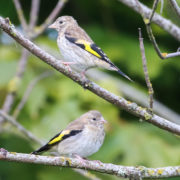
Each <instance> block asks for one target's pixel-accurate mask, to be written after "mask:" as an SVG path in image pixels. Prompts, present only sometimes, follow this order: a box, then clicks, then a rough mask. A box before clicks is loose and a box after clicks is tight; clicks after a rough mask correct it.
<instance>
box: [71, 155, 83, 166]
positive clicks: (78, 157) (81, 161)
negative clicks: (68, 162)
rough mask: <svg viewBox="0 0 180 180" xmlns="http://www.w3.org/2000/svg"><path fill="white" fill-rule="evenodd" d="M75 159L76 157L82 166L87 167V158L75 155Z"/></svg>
mask: <svg viewBox="0 0 180 180" xmlns="http://www.w3.org/2000/svg"><path fill="white" fill-rule="evenodd" d="M73 156H74V157H76V158H77V159H79V161H80V163H81V164H82V166H85V165H86V158H84V157H81V156H79V155H78V154H73Z"/></svg>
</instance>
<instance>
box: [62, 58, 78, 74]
mask: <svg viewBox="0 0 180 180" xmlns="http://www.w3.org/2000/svg"><path fill="white" fill-rule="evenodd" d="M61 63H62V64H63V65H65V66H66V67H67V68H68V71H69V72H72V70H71V67H70V65H72V64H76V62H65V61H61Z"/></svg>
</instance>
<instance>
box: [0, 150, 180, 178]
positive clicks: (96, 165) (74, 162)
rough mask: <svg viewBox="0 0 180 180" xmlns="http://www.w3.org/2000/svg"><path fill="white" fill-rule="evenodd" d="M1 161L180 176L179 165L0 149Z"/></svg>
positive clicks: (128, 174) (127, 174) (120, 173)
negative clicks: (127, 163) (147, 164)
mask: <svg viewBox="0 0 180 180" xmlns="http://www.w3.org/2000/svg"><path fill="white" fill-rule="evenodd" d="M0 160H1V161H12V162H22V163H33V164H42V165H48V166H57V167H69V168H78V169H85V170H92V171H96V172H101V173H105V174H111V175H116V176H118V177H123V178H132V177H133V175H134V176H135V177H136V175H137V174H140V175H141V177H142V178H151V179H152V178H156V179H157V178H167V177H178V176H180V166H170V167H161V168H146V167H144V166H139V167H138V166H136V167H133V166H121V165H115V164H110V163H102V162H100V161H98V162H97V161H90V160H83V163H82V160H80V159H79V158H71V157H63V156H59V157H53V156H40V155H33V154H24V153H14V152H12V153H11V152H8V151H7V150H5V149H3V148H1V149H0Z"/></svg>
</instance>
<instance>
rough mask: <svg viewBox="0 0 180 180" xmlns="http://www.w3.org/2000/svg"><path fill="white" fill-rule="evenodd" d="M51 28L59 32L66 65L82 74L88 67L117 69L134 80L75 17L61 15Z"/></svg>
mask: <svg viewBox="0 0 180 180" xmlns="http://www.w3.org/2000/svg"><path fill="white" fill-rule="evenodd" d="M49 28H51V29H55V30H57V32H58V38H57V44H58V47H59V49H60V52H61V55H62V56H63V58H64V61H65V62H63V63H64V64H65V65H70V66H71V67H72V68H73V69H75V70H76V71H78V72H81V74H82V75H85V72H86V71H87V70H88V69H90V68H94V67H100V68H104V69H108V70H112V71H117V72H118V73H119V74H121V75H122V76H124V77H125V78H127V79H128V80H130V81H132V80H131V79H130V78H129V77H128V76H127V75H126V74H124V73H123V72H122V71H121V70H120V69H119V68H118V67H117V66H115V65H114V64H113V63H112V62H111V61H110V59H109V58H108V57H107V56H106V54H105V53H104V52H103V51H102V50H101V48H99V47H98V46H97V45H96V44H95V43H94V42H93V41H92V39H91V38H90V37H89V36H88V34H87V33H86V32H85V31H84V30H83V29H82V28H81V27H80V26H79V25H78V23H77V22H76V20H75V19H74V18H73V17H71V16H61V17H59V18H58V19H57V20H56V21H55V22H54V23H53V24H52V25H50V26H49Z"/></svg>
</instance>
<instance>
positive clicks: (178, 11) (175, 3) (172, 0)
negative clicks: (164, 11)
mask: <svg viewBox="0 0 180 180" xmlns="http://www.w3.org/2000/svg"><path fill="white" fill-rule="evenodd" d="M169 2H170V3H171V5H172V7H173V8H174V10H175V12H176V14H177V15H178V16H179V18H180V8H179V6H178V3H177V2H176V0H169Z"/></svg>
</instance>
